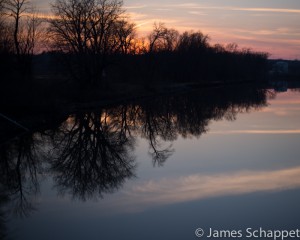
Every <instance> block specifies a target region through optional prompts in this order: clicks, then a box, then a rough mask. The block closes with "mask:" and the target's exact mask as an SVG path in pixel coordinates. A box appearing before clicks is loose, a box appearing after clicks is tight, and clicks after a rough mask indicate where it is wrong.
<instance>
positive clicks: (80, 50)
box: [49, 0, 134, 83]
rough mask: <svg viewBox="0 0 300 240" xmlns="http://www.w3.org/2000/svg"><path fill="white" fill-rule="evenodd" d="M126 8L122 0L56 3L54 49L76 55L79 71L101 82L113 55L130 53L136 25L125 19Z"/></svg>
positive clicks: (52, 24)
mask: <svg viewBox="0 0 300 240" xmlns="http://www.w3.org/2000/svg"><path fill="white" fill-rule="evenodd" d="M122 5H123V2H122V1H119V0H83V1H76V0H56V2H55V3H54V4H53V5H52V12H53V14H54V15H55V18H54V19H52V20H50V28H49V33H50V37H51V39H52V41H53V42H54V43H55V45H54V46H55V47H56V48H58V49H60V50H61V51H63V52H67V53H71V54H74V55H75V56H76V59H77V62H76V63H75V64H74V65H75V66H76V69H77V70H78V66H79V68H80V72H81V74H83V75H84V78H89V80H90V83H96V82H97V81H98V80H99V79H101V76H102V73H103V71H104V69H105V68H106V67H107V64H108V60H107V58H108V57H109V56H110V55H111V54H114V53H118V52H124V53H128V50H129V46H130V43H131V42H132V38H133V36H134V25H133V24H130V23H128V22H127V21H126V20H125V19H124V18H123V13H124V10H123V8H122ZM75 74H76V73H75ZM79 75H80V74H79Z"/></svg>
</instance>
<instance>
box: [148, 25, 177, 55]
mask: <svg viewBox="0 0 300 240" xmlns="http://www.w3.org/2000/svg"><path fill="white" fill-rule="evenodd" d="M178 36H179V33H178V31H176V30H175V29H168V28H167V27H166V26H165V24H164V23H161V22H160V23H158V24H157V23H154V25H153V30H152V32H151V33H150V35H149V36H148V40H149V52H153V51H162V50H164V51H172V50H174V48H175V46H176V44H177V41H178Z"/></svg>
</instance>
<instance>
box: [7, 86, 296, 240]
mask: <svg viewBox="0 0 300 240" xmlns="http://www.w3.org/2000/svg"><path fill="white" fill-rule="evenodd" d="M227 91H228V90H215V93H214V94H215V95H213V96H214V97H213V98H210V96H211V95H208V94H207V95H206V94H204V93H197V94H190V96H189V97H186V96H181V95H180V96H176V97H174V98H171V99H170V98H168V99H167V100H166V99H157V100H155V101H154V102H153V101H152V102H151V103H149V102H147V101H145V102H142V103H138V104H134V103H132V104H130V105H122V106H118V107H116V108H112V109H103V110H101V111H99V112H98V113H95V112H94V113H84V114H81V115H80V114H77V115H74V116H73V117H71V118H69V119H68V121H67V122H65V123H63V124H61V127H60V128H58V129H52V130H51V129H50V130H49V129H48V130H46V133H47V135H45V132H44V133H36V135H35V137H34V138H33V139H35V140H34V141H35V142H36V139H40V141H39V143H37V142H36V143H35V146H38V147H39V148H42V149H45V143H47V148H50V149H53V150H52V151H51V152H47V151H46V152H47V154H46V155H47V156H48V157H45V155H43V154H41V152H39V153H38V154H37V155H38V156H41V155H43V156H42V157H40V158H39V160H38V161H41V162H39V163H38V161H36V160H34V161H35V168H34V169H36V170H38V174H37V175H36V176H33V177H30V176H32V175H30V174H32V166H31V165H30V162H27V163H26V164H24V166H23V165H22V164H21V166H23V167H22V169H21V170H22V171H25V173H24V175H23V178H22V179H23V184H22V187H24V190H25V188H26V192H25V191H24V195H26V194H28V196H27V195H26V196H25V197H26V200H27V201H28V202H30V203H31V204H32V207H34V208H36V210H35V211H28V214H27V215H28V217H27V218H24V219H21V218H19V217H17V216H16V215H14V217H12V218H9V219H10V221H9V222H8V224H7V226H8V230H7V232H8V233H9V235H11V236H12V237H13V238H15V239H194V230H195V229H196V228H197V227H202V228H204V229H208V228H209V227H214V228H218V229H224V228H225V229H226V228H230V229H240V228H244V227H260V226H261V227H265V228H268V227H269V228H279V229H292V228H293V227H299V226H297V223H299V220H300V217H299V215H298V214H297V212H299V206H297V205H298V204H297V203H298V202H299V199H300V191H299V187H300V164H299V143H300V141H299V140H300V134H299V133H300V125H299V119H300V111H299V109H300V98H299V97H300V95H299V91H298V92H297V91H291V90H289V91H288V92H286V93H278V94H277V96H276V98H274V99H270V100H268V101H266V99H267V98H268V97H270V96H272V97H274V92H272V91H269V90H268V91H265V90H260V89H252V90H247V91H245V92H243V91H241V93H237V92H236V91H235V92H236V94H235V95H234V94H232V93H230V92H231V91H228V92H227ZM199 96H200V97H199ZM196 99H199V100H198V101H196ZM208 100H210V101H208ZM187 106H188V107H187ZM105 116H106V118H105ZM120 116H123V118H120ZM100 119H101V121H99V120H100ZM37 136H38V137H37ZM49 136H50V138H49ZM41 139H42V141H41ZM45 140H47V141H45ZM100 140H101V141H100ZM25 142H26V141H25ZM27 143H28V141H27ZM49 145H50V146H51V147H49ZM82 146H83V147H82ZM31 147H32V145H31ZM6 149H8V146H6ZM31 154H32V152H31ZM10 156H13V151H12V150H11V152H10ZM24 156H26V155H24ZM49 156H51V157H49ZM33 158H34V157H33ZM33 158H32V159H33ZM26 159H27V160H28V159H30V158H26ZM7 161H8V162H9V160H7ZM22 161H24V159H22ZM3 162H4V161H3ZM10 164H11V165H13V164H12V163H10ZM25 165H26V166H25ZM41 165H42V167H41ZM28 169H29V170H28ZM26 171H27V172H26ZM33 175H34V174H33ZM8 177H9V175H8ZM3 178H5V176H4V177H3ZM25 180H26V181H25ZM2 181H3V182H4V181H5V179H4V180H2ZM6 181H7V180H6ZM12 181H13V180H11V182H12ZM26 184H27V185H26ZM14 186H16V183H12V185H11V189H13V187H14ZM18 186H19V185H18ZM32 186H36V187H37V188H38V190H39V191H35V190H34V189H33V187H32ZM11 189H7V192H8V193H9V196H12V195H13V194H15V193H16V192H17V191H16V190H15V191H14V193H13V191H12V190H11ZM15 189H17V187H16V188H15ZM19 189H20V188H19ZM29 190H31V192H30V191H29ZM18 196H19V194H16V196H14V200H12V201H11V203H14V202H13V201H15V203H14V204H10V205H9V207H6V206H8V205H7V204H6V203H5V204H2V205H3V208H4V209H5V207H6V208H10V209H12V208H14V207H16V205H17V204H16V203H19V205H20V199H19V200H17V199H18ZM25 197H24V199H25ZM101 197H102V198H101Z"/></svg>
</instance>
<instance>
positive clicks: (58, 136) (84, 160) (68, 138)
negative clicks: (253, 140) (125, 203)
mask: <svg viewBox="0 0 300 240" xmlns="http://www.w3.org/2000/svg"><path fill="white" fill-rule="evenodd" d="M268 97H274V93H273V92H270V91H267V90H263V89H258V88H256V87H254V86H252V87H251V86H249V87H247V88H239V87H238V88H231V90H228V89H224V88H219V89H218V88H216V89H213V90H212V91H210V92H209V91H208V90H206V91H202V92H191V93H189V94H182V95H176V96H165V97H157V98H154V99H151V100H149V101H148V100H144V101H139V102H132V103H127V104H120V105H119V106H115V107H110V108H105V109H98V110H97V111H85V112H79V113H75V114H74V115H72V116H70V117H69V118H68V119H67V120H66V121H64V122H63V123H60V124H59V125H60V127H58V128H55V129H44V130H43V131H40V132H36V133H32V134H28V135H23V136H21V137H19V138H15V139H14V140H13V141H10V142H8V143H5V144H2V145H1V146H0V157H1V160H0V167H1V169H0V170H1V176H0V181H1V182H0V187H1V195H0V196H1V199H7V201H0V204H1V205H2V206H6V208H10V209H14V211H15V212H16V213H18V214H19V215H21V216H26V215H28V214H29V213H30V212H31V211H32V209H33V207H34V203H33V202H32V201H31V199H32V198H33V197H34V196H35V195H36V194H37V193H38V189H39V177H38V176H39V174H41V175H43V174H44V173H47V175H48V176H52V177H53V179H54V182H55V186H56V188H57V189H58V191H59V193H60V194H62V195H65V194H69V195H71V196H72V197H73V198H76V199H80V200H87V199H90V198H95V197H99V196H100V197H103V196H104V193H111V192H113V191H115V190H117V189H119V188H120V187H122V185H123V184H124V182H125V181H126V180H127V179H130V178H132V177H134V176H135V169H136V160H135V157H134V155H133V152H134V147H135V139H136V138H137V137H142V138H144V139H146V140H147V141H148V144H149V154H150V155H151V157H152V160H153V164H154V165H158V166H162V165H163V164H164V163H165V161H166V160H167V159H168V158H169V157H170V156H171V155H172V153H173V152H174V149H173V148H172V142H173V141H175V140H176V139H177V138H178V137H179V136H181V137H183V138H188V137H197V138H199V137H200V136H201V135H202V134H203V133H206V132H207V131H208V126H209V123H210V121H212V120H214V121H218V120H222V119H226V120H229V121H234V120H235V119H236V117H237V114H238V113H242V112H249V111H252V110H257V109H260V108H263V107H264V106H266V105H267V98H268ZM49 149H51V150H50V151H49ZM45 152H47V154H46V155H47V156H45ZM44 165H48V166H49V167H47V168H46V169H43V168H42V166H44ZM12 205H13V206H12ZM1 226H2V225H1V224H0V227H1Z"/></svg>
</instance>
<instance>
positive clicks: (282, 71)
mask: <svg viewBox="0 0 300 240" xmlns="http://www.w3.org/2000/svg"><path fill="white" fill-rule="evenodd" d="M288 73H289V64H288V62H284V61H278V62H275V63H274V64H273V67H272V70H271V74H275V75H286V74H288Z"/></svg>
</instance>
